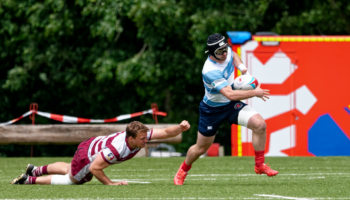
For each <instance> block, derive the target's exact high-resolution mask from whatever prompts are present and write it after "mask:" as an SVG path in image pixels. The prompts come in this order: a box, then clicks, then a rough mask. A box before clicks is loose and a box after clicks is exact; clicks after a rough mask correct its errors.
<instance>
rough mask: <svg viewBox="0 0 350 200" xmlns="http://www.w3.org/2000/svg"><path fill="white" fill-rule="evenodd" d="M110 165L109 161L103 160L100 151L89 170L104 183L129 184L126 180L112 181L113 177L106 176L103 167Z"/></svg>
mask: <svg viewBox="0 0 350 200" xmlns="http://www.w3.org/2000/svg"><path fill="white" fill-rule="evenodd" d="M109 165H110V164H109V163H106V162H105V161H104V160H103V158H102V156H101V153H99V154H98V155H97V157H96V159H95V160H94V161H93V162H92V163H91V165H90V167H89V171H90V172H91V173H92V174H93V175H94V176H95V177H96V178H97V180H99V181H100V182H101V183H102V184H104V185H128V183H127V182H125V181H121V182H112V181H111V179H109V178H108V177H107V176H106V174H105V173H104V172H103V169H105V168H107V167H108V166H109Z"/></svg>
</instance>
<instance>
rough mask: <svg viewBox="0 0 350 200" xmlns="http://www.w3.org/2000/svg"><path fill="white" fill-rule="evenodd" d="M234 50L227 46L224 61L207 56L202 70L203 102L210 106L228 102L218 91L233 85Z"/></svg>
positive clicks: (222, 104)
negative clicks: (220, 61)
mask: <svg viewBox="0 0 350 200" xmlns="http://www.w3.org/2000/svg"><path fill="white" fill-rule="evenodd" d="M233 55H234V52H233V51H232V50H231V48H230V47H229V48H228V51H227V57H226V60H225V62H224V63H217V62H216V61H214V60H212V59H210V58H209V56H208V58H207V60H206V61H205V63H204V66H203V70H202V77H203V83H204V87H205V95H204V98H203V101H204V103H206V104H207V105H209V106H212V107H218V106H224V105H227V104H229V103H230V100H229V99H228V98H226V97H225V96H224V95H222V94H221V93H220V92H219V91H220V90H221V89H222V88H224V87H226V86H228V85H231V86H232V85H233V81H234V78H235V77H234V64H233Z"/></svg>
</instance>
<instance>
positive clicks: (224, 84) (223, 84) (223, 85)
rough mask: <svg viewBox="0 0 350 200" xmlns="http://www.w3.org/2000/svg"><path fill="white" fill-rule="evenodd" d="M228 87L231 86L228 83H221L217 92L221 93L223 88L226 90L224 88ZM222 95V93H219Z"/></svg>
mask: <svg viewBox="0 0 350 200" xmlns="http://www.w3.org/2000/svg"><path fill="white" fill-rule="evenodd" d="M228 85H230V84H229V83H228V82H227V81H225V82H223V83H221V84H220V85H218V86H217V87H216V88H215V89H216V90H217V91H220V90H221V89H222V88H224V87H226V86H228ZM219 93H220V92H219ZM211 94H213V93H211Z"/></svg>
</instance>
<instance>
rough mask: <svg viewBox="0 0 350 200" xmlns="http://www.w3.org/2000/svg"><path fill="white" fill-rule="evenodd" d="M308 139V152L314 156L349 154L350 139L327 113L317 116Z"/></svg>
mask: <svg viewBox="0 0 350 200" xmlns="http://www.w3.org/2000/svg"><path fill="white" fill-rule="evenodd" d="M308 140H309V141H308V147H309V152H310V153H312V154H314V155H315V156H350V140H349V138H348V137H347V135H346V134H345V133H344V132H343V131H342V130H341V129H340V128H339V127H338V125H337V124H336V122H335V121H334V120H333V119H332V117H331V116H330V115H329V114H326V115H323V116H321V117H320V118H318V120H317V121H316V123H315V124H314V125H313V126H312V127H311V129H310V130H309V132H308Z"/></svg>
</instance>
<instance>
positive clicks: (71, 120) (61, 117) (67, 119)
mask: <svg viewBox="0 0 350 200" xmlns="http://www.w3.org/2000/svg"><path fill="white" fill-rule="evenodd" d="M32 113H35V114H37V115H40V116H42V117H47V118H50V119H53V120H56V121H60V122H65V123H108V122H116V121H121V120H124V119H129V118H133V117H137V116H141V115H144V114H154V115H161V116H166V115H167V114H166V113H165V112H160V111H157V110H153V109H149V110H145V111H141V112H136V113H132V114H125V115H120V116H117V117H114V118H111V119H87V118H80V117H72V116H67V115H58V114H52V113H47V112H41V111H36V110H30V111H28V112H26V113H24V114H23V115H22V116H20V117H18V118H16V119H13V120H11V121H8V122H4V123H0V126H5V125H9V124H13V123H15V122H16V121H18V120H20V119H22V118H24V117H26V116H28V115H30V114H32Z"/></svg>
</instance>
